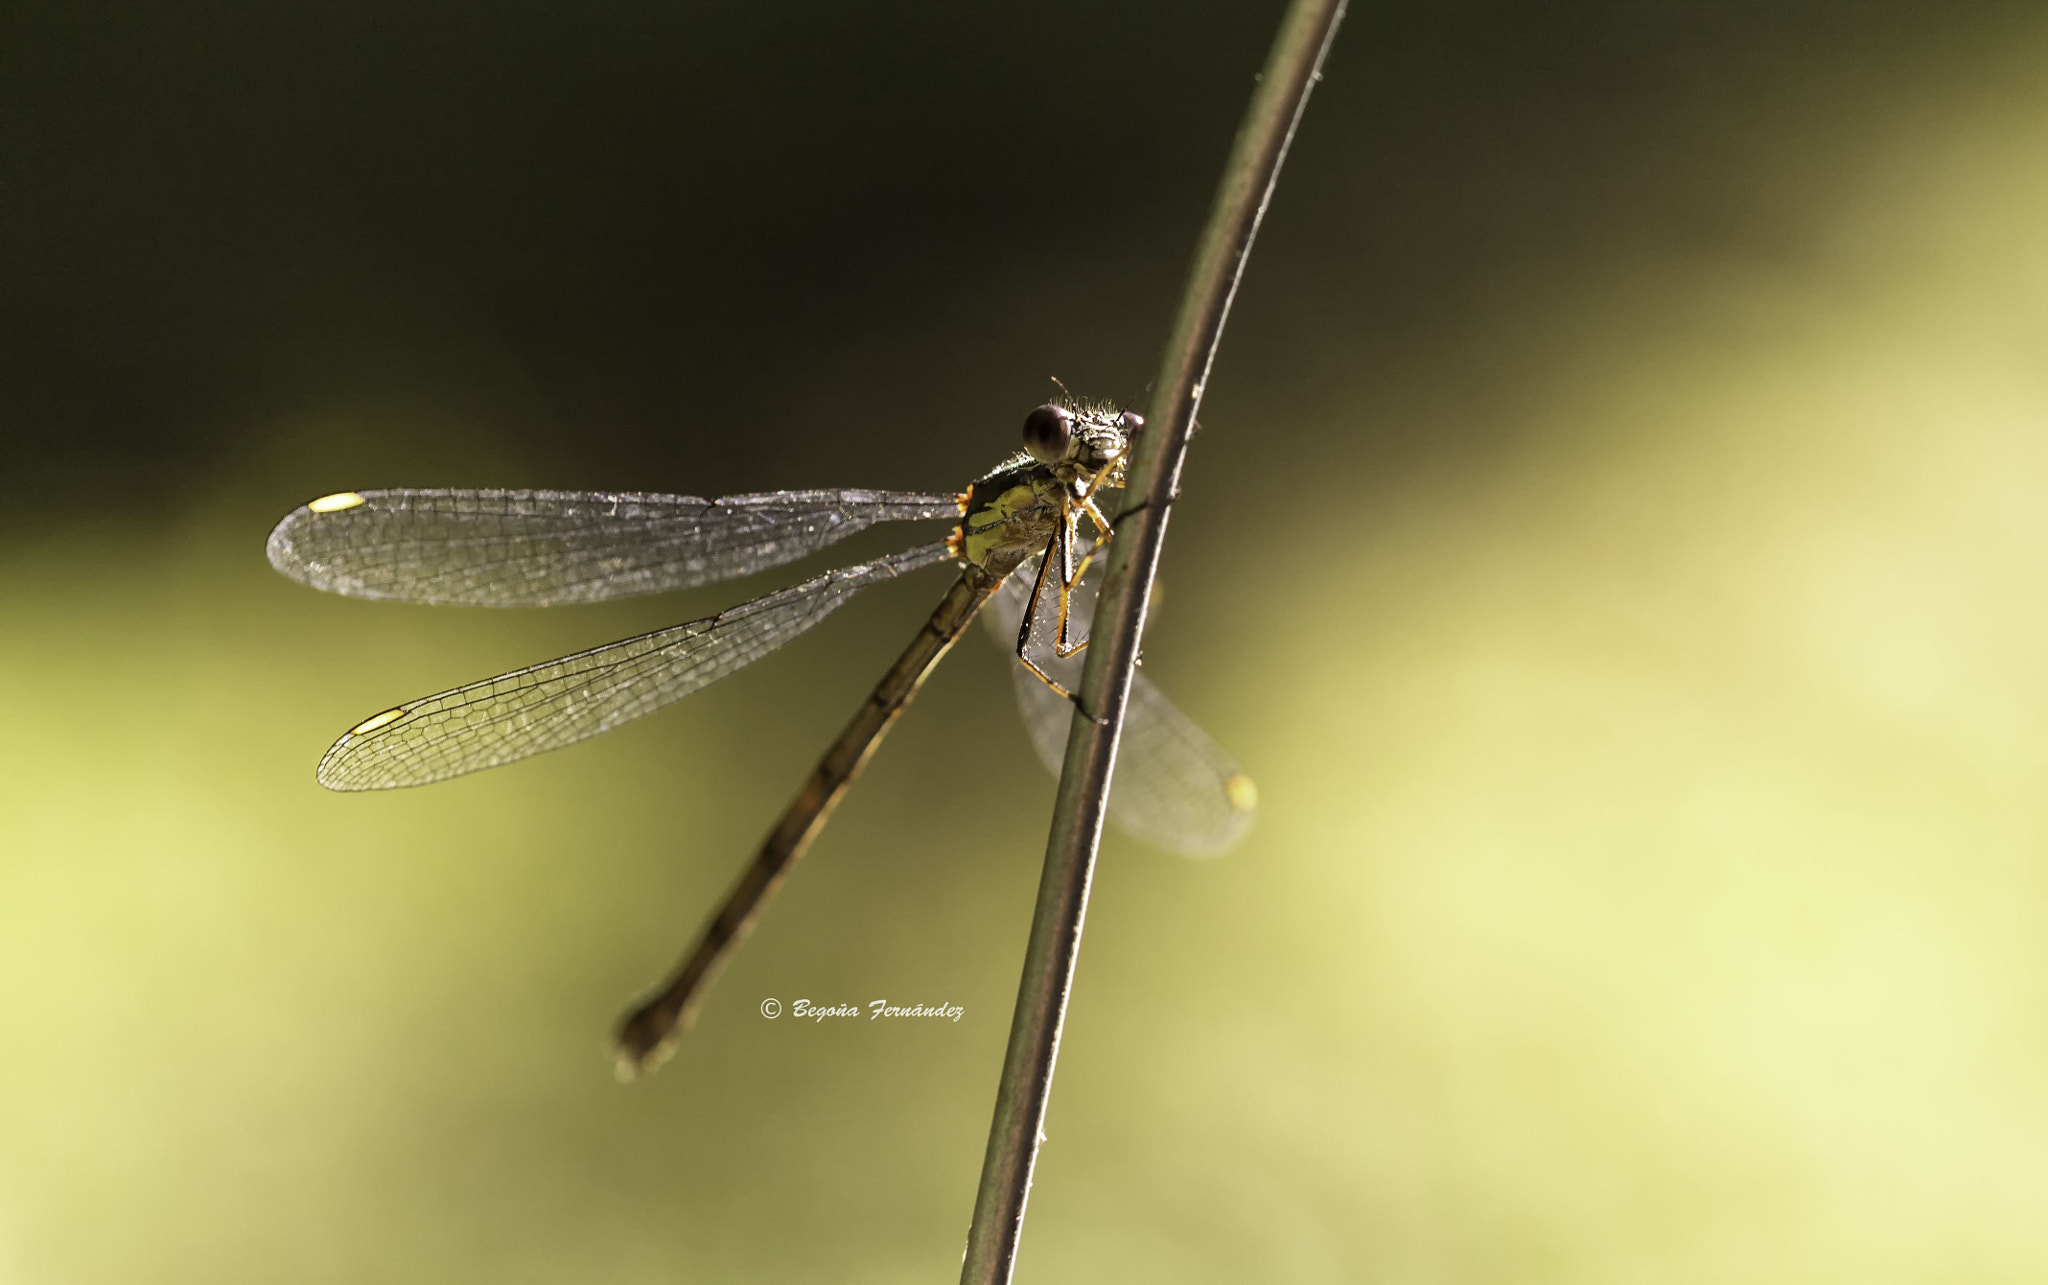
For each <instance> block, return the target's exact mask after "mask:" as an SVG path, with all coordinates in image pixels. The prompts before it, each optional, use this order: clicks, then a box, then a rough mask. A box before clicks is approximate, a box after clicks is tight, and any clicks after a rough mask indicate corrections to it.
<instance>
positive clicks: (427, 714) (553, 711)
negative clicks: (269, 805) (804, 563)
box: [319, 544, 947, 790]
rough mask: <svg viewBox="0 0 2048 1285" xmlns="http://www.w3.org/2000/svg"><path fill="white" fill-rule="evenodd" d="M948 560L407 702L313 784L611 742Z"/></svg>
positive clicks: (786, 594) (837, 577) (925, 555)
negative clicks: (845, 609)
mask: <svg viewBox="0 0 2048 1285" xmlns="http://www.w3.org/2000/svg"><path fill="white" fill-rule="evenodd" d="M946 556H947V555H946V546H945V545H944V544H933V545H927V546H925V547H923V548H920V549H912V550H910V551H909V552H907V553H899V554H896V555H894V556H893V557H888V558H881V559H878V560H876V561H874V562H868V563H863V564H861V565H859V566H853V567H845V568H842V569H840V570H838V571H830V572H827V573H825V574H824V575H821V576H818V577H817V578H816V579H813V580H807V581H805V582H804V583H802V584H800V585H796V586H795V587H793V588H789V589H783V590H780V591H778V592H776V593H771V594H768V595H766V596H765V597H761V598H756V599H754V600H753V601H752V602H748V603H742V604H741V605H739V606H737V607H733V608H731V609H730V610H727V611H722V612H720V613H719V614H717V615H716V616H711V617H708V618H707V619H704V620H693V621H691V622H690V623H688V624H683V625H674V626H671V627H670V628H667V629H659V630H656V631H655V632H653V633H649V634H642V635H640V636H639V637H637V638H627V639H625V640H623V641H620V642H615V643H609V644H607V645H605V646H603V647H596V648H592V649H591V650H589V651H581V652H577V653H576V654H575V655H573V656H563V657H562V658H560V659H559V660H550V661H547V662H545V663H543V664H539V665H533V666H529V667H528V668H526V669H517V670H514V671H512V672H511V673H509V674H500V675H499V676H498V677H496V678H486V679H484V680H483V681H482V682H476V683H470V684H469V685H467V686H465V687H457V688H455V689H454V690H452V691H446V692H440V693H437V694H435V695H433V696H426V697H422V698H421V699H419V700H416V701H409V702H407V703H406V704H404V705H400V706H398V707H397V708H396V709H390V710H386V711H384V712H383V713H382V714H379V715H377V716H376V717H374V718H370V719H366V720H365V721H363V722H362V723H360V724H358V725H357V726H356V727H354V728H352V729H350V730H349V731H348V732H346V733H344V734H343V735H342V737H341V739H340V740H338V741H336V742H335V743H334V745H333V746H332V747H331V748H330V749H329V750H328V751H327V753H326V755H325V757H323V758H322V759H321V760H320V771H319V776H320V783H321V784H322V785H324V786H326V787H328V788H329V789H331V790H387V789H394V788H396V787H399V786H406V785H425V784H427V783H428V782H430V781H440V780H445V779H447V778H448V777H451V776H460V775H462V774H463V773H465V772H475V771H479V770H481V769H483V768H487V767H497V766H498V765H500V764H503V763H511V762H514V761H516V760H518V759H523V758H527V757H529V756H531V755H534V754H540V753H543V752H545V751H547V750H554V749H560V748H561V747H563V746H565V745H571V744H574V743H575V742H577V741H581V740H584V739H587V738H589V737H592V736H596V735H597V734H598V733H600V732H608V731H610V730H611V729H612V728H614V727H617V726H618V725H619V724H621V723H624V722H628V721H630V720H632V719H635V718H638V717H640V716H641V715H642V714H646V713H650V712H652V711H653V710H656V709H659V708H660V707H661V706H663V705H666V704H668V703H669V702H670V701H673V700H677V699H680V698H681V697H684V696H687V695H689V694H690V693H691V692H694V691H696V690H698V689H699V688H701V687H705V686H708V685H709V684H711V683H714V682H716V681H718V680H719V679H721V678H723V677H725V676H726V675H727V674H730V673H732V672H733V671H734V670H737V669H741V668H744V667H745V666H747V665H750V664H752V663H753V662H754V661H756V660H759V659H760V658H761V657H763V656H765V655H767V654H768V653H769V652H772V651H774V650H775V649H776V648H778V647H781V646H782V645H783V644H785V643H787V642H788V641H789V640H790V639H792V638H795V637H796V636H797V635H798V634H801V633H803V632H804V631H805V630H807V629H809V628H810V627H811V626H812V625H815V624H817V623H818V622H819V621H820V620H823V619H824V618H825V617H826V616H828V615H830V614H831V613H832V612H833V611H835V610H837V609H838V608H839V607H840V606H841V605H842V604H844V603H845V602H846V601H847V600H848V599H849V598H851V597H853V595H855V594H856V593H859V592H860V591H861V590H862V589H864V588H866V587H867V586H869V585H871V584H875V583H878V582H880V581H883V580H888V579H891V578H892V577H895V576H899V575H902V574H903V573H904V572H906V571H915V570H917V569H918V568H920V567H925V566H929V565H931V564H932V563H934V562H938V561H940V560H942V559H944V558H945V557H946Z"/></svg>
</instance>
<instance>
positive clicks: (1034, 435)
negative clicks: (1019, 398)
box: [1024, 402, 1074, 464]
mask: <svg viewBox="0 0 2048 1285" xmlns="http://www.w3.org/2000/svg"><path fill="white" fill-rule="evenodd" d="M1073 441H1074V416H1073V413H1072V412H1071V411H1067V410H1065V409H1063V408H1061V407H1058V406H1055V405H1053V404H1052V403H1051V402H1047V403H1046V404H1045V405H1043V406H1041V407H1039V408H1038V409H1037V410H1035V411H1032V412H1031V413H1030V414H1029V415H1026V416H1025V417H1024V449H1025V450H1027V451H1029V452H1031V458H1032V459H1034V460H1037V461H1038V462H1039V463H1040V464H1057V463H1059V462H1060V461H1061V460H1063V459H1065V458H1067V448H1068V447H1069V446H1071V445H1073Z"/></svg>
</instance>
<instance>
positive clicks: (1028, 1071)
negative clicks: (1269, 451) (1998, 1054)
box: [960, 0, 1344, 1285]
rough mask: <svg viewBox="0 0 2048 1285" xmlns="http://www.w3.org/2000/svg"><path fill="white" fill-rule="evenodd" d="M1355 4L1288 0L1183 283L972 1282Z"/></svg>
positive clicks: (1012, 1228) (1049, 846)
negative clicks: (1181, 542) (1167, 575)
mask: <svg viewBox="0 0 2048 1285" xmlns="http://www.w3.org/2000/svg"><path fill="white" fill-rule="evenodd" d="M1343 15H1344V0H1292V3H1291V4H1290V5H1289V6H1288V10H1287V14H1286V17H1285V18H1283V19H1282V20H1281V24H1280V32H1279V35H1278V36H1276V37H1275V39H1274V41H1273V49H1272V52H1271V53H1270V54H1268V55H1267V58H1266V66H1265V70H1264V72H1263V73H1262V74H1261V75H1260V77H1259V82H1258V85H1257V87H1256V88H1255V89H1254V90H1253V91H1252V99H1251V104H1250V105H1249V106H1248V107H1247V108H1246V109H1245V119H1244V124H1243V125H1242V126H1240V127H1239V129H1238V133H1237V142H1236V144H1235V145H1234V146H1233V147H1232V149H1231V153H1230V160H1229V162H1228V163H1227V164H1226V165H1225V166H1224V170H1223V181H1222V184H1221V185H1220V187H1219V188H1218V189H1217V192H1216V202H1215V205H1214V206H1213V207H1212V208H1211V210H1210V212H1209V222H1208V226H1207V227H1206V228H1205V229H1204V230H1203V232H1202V239H1201V241H1200V242H1199V243H1198V244H1197V246H1196V248H1195V259H1194V264H1193V266H1192V267H1191V269H1190V270H1189V273H1188V282H1187V288H1186V290H1185V291H1183V293H1182V295H1181V305H1180V314H1179V316H1178V317H1177V318H1176V319H1175V321H1174V327H1173V335H1172V337H1171V338H1170V339H1169V340H1168V341H1167V345H1166V353H1165V356H1164V357H1163V359H1162V360H1161V363H1160V370H1159V377H1158V378H1157V379H1156V380H1155V381H1154V382H1153V385H1152V404H1151V406H1150V408H1149V409H1150V411H1151V415H1150V417H1149V418H1148V419H1147V421H1146V426H1145V429H1144V431H1143V432H1142V433H1141V434H1140V435H1139V439H1138V446H1137V454H1136V459H1135V461H1134V463H1133V464H1132V466H1131V470H1130V475H1129V486H1128V489H1127V490H1126V492H1125V494H1126V496H1127V497H1130V498H1129V499H1128V500H1127V502H1126V504H1125V507H1124V510H1123V512H1122V513H1121V514H1120V515H1119V516H1118V517H1117V520H1116V537H1117V538H1116V539H1114V540H1112V541H1111V542H1110V546H1109V565H1108V568H1107V569H1106V571H1105V572H1104V575H1103V584H1102V592H1101V596H1100V598H1099V600H1098V601H1097V603H1096V607H1095V622H1094V625H1093V627H1092V629H1091V631H1090V634H1089V637H1090V639H1091V642H1090V644H1089V647H1088V664H1087V667H1086V670H1085V671H1084V674H1083V677H1082V681H1081V706H1082V708H1083V709H1085V710H1087V711H1089V712H1090V713H1092V714H1093V715H1094V716H1095V717H1094V718H1093V719H1090V718H1082V717H1077V718H1075V720H1074V724H1073V730H1072V731H1071V732H1070V733H1069V735H1068V738H1067V757H1066V764H1065V770H1064V772H1063V773H1062V774H1061V776H1060V789H1059V798H1058V801H1057V802H1056V803H1055V804H1054V807H1053V819H1052V833H1051V835H1050V836H1049V837H1048V839H1047V841H1046V853H1045V873H1044V875H1043V877H1042V878H1041V880H1040V882H1039V888H1038V907H1037V910H1036V912H1035V914H1034V916H1033V918H1032V922H1031V936H1030V939H1029V942H1028V943H1027V945H1026V947H1025V953H1024V977H1023V982H1022V984H1021V985H1020V986H1019V988H1018V992H1017V1012H1016V1016H1015V1017H1014V1018H1013V1019H1012V1021H1011V1025H1010V1044H1009V1050H1008V1052H1007V1054H1006V1055H1005V1057H1004V1061H1003V1075H1002V1080H1001V1081H1000V1083H999V1084H998V1086H997V1090H996V1109H995V1120H994V1123H993V1124H992V1126H991V1127H990V1130H989V1140H988V1153H987V1156H986V1157H985V1159H984V1160H983V1162H982V1171H981V1185H980V1188H979V1189H978V1190H977V1192H976V1193H975V1201H974V1222H973V1225H972V1226H971V1227H970V1228H969V1230H968V1233H967V1256H966V1261H965V1262H964V1264H963V1265H962V1267H961V1272H960V1280H961V1283H962V1285H1007V1282H1008V1281H1009V1280H1010V1275H1011V1272H1012V1270H1013V1269H1014V1268H1015V1265H1016V1258H1017V1244H1018V1240H1019V1239H1020V1237H1021V1236H1022V1234H1023V1230H1024V1204H1025V1198H1026V1197H1027V1196H1028V1195H1029V1193H1030V1189H1031V1171H1032V1166H1033V1165H1034V1164H1035V1163H1036V1161H1037V1159H1038V1144H1039V1142H1040V1141H1041V1140H1042V1136H1043V1135H1042V1133H1041V1129H1042V1127H1043V1125H1044V1123H1045V1109H1046V1100H1047V1098H1048V1097H1049V1096H1050V1094H1051V1092H1052V1074H1053V1063H1054V1061H1055V1060H1056V1059H1057V1057H1058V1055H1059V1041H1060V1027H1061V1025H1062V1023H1063V1022H1064V1021H1065V1019H1066V1011H1067V995H1068V992H1069V990H1070V989H1071V987H1072V985H1073V980H1074V965H1075V962H1076V959H1077V957H1078V955H1079V953H1080V947H1081V923H1082V920H1083V918H1084V917H1085V916H1086V914H1087V910H1088V887H1089V883H1090V881H1091V880H1092V878H1093V877H1094V873H1095V853H1096V848H1097V846H1098V845H1099V843H1100V841H1101V838H1102V816H1103V808H1104V806H1105V804H1106V803H1107V801H1108V799H1109V784H1110V772H1111V769H1112V768H1113V767H1114V765H1115V762H1116V747H1117V740H1118V737H1119V736H1120V735H1121V733H1122V730H1123V718H1124V706H1125V703H1126V702H1127V700H1128V699H1129V696H1130V690H1131V674H1132V669H1133V667H1134V666H1135V665H1136V663H1137V657H1138V643H1139V639H1140V637H1141V636H1142V634H1143V631H1144V626H1145V606H1146V602H1147V600H1148V599H1149V598H1150V596H1151V591H1152V578H1153V575H1154V573H1155V572H1156V570H1157V569H1158V566H1159V550H1160V543H1161V541H1162V539H1163V538H1164V536H1165V534H1166V519H1167V514H1168V511H1169V508H1170V506H1171V505H1172V503H1173V501H1174V499H1175V498H1176V497H1177V496H1178V494H1179V488H1180V471H1181V463H1182V461H1183V460H1184V459H1185V458H1186V455H1187V445H1188V436H1189V434H1190V432H1191V431H1192V428H1193V425H1194V422H1195V414H1196V412H1197V411H1198V410H1199V409H1200V407H1201V402H1202V389H1203V387H1204V386H1205V385H1206V384H1207V382H1208V379H1209V369H1210V366H1211V365H1212V363H1213V362H1214V361H1215V357H1216V347H1217V344H1218V342H1219V341H1220V340H1221V339H1222V336H1223V322H1224V319H1225V318H1226V317H1227V316H1228V315H1229V312H1230V303H1231V300H1232V299H1233V298H1234V297H1235V296H1236V294H1237V284H1238V281H1239V279H1240V278H1241V277H1242V276H1243V274H1244V265H1245V260H1246V258H1247V257H1248V256H1249V255H1250V253H1251V246H1252V238H1253V237H1254V236H1255V235H1257V233H1258V228H1259V220H1260V218H1261V217H1262V216H1263V215H1264V214H1265V211H1266V204H1267V202H1268V201H1269V200H1270V199H1271V197H1272V194H1273V185H1274V183H1275V182H1276V181H1277V180H1278V178H1279V175H1280V164H1281V162H1282V161H1283V160H1284V159H1285V158H1286V155H1287V146H1288V143H1289V142H1290V141H1292V139H1293V137H1294V129H1295V126H1296V124H1297V123H1299V121H1300V120H1301V113H1302V109H1303V108H1304V107H1306V106H1307V104H1308V94H1309V90H1310V89H1311V88H1312V87H1313V86H1314V84H1315V82H1316V81H1317V80H1318V79H1320V78H1321V75H1322V70H1321V69H1322V64H1323V58H1324V55H1326V54H1327V53H1328V52H1329V48H1330V42H1331V40H1332V39H1333V38H1334V37H1335V36H1336V34H1337V24H1338V22H1339V21H1340V20H1341V19H1342V17H1343Z"/></svg>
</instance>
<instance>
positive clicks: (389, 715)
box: [348, 707, 405, 736]
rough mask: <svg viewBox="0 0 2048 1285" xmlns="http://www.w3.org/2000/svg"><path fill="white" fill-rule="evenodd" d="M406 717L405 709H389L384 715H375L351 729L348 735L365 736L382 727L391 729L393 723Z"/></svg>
mask: <svg viewBox="0 0 2048 1285" xmlns="http://www.w3.org/2000/svg"><path fill="white" fill-rule="evenodd" d="M404 717H405V710H404V708H403V707H401V708H398V709H387V710H385V711H384V712H383V713H381V714H378V715H375V716H374V717H371V718H366V719H364V720H363V721H362V722H360V723H357V724H356V725H355V726H354V727H351V728H349V729H348V734H349V735H350V736H363V735H366V734H367V733H370V732H374V731H376V730H377V729H378V728H380V727H389V726H391V725H392V724H393V723H396V722H397V721H398V720H399V719H401V718H404Z"/></svg>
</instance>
